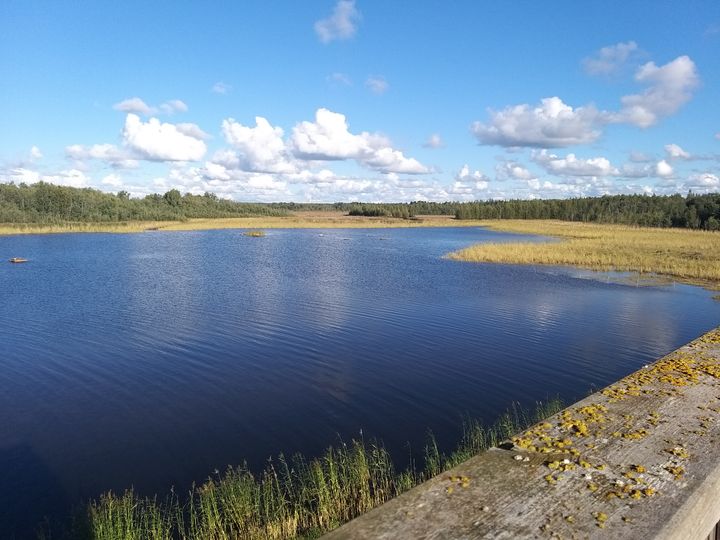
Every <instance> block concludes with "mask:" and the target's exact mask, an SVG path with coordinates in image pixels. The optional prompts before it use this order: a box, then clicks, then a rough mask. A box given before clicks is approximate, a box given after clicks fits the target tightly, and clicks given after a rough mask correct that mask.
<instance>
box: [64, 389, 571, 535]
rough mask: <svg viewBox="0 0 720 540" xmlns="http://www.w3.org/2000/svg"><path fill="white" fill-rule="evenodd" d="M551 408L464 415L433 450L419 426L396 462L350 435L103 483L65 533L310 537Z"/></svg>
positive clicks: (553, 407)
mask: <svg viewBox="0 0 720 540" xmlns="http://www.w3.org/2000/svg"><path fill="white" fill-rule="evenodd" d="M561 408H562V406H561V404H560V402H559V401H549V402H547V403H545V404H538V406H537V408H536V410H535V411H533V412H527V411H524V410H522V409H521V408H519V407H513V408H512V409H511V410H509V411H508V412H507V413H506V414H505V415H504V416H502V417H501V418H500V419H499V420H498V421H497V422H496V423H495V424H494V425H492V426H490V427H484V426H483V425H482V424H481V423H479V422H477V421H467V422H466V423H465V425H464V430H463V437H462V440H461V441H460V443H459V444H458V445H457V447H456V449H455V450H454V451H452V452H450V453H443V452H441V451H440V450H439V449H438V444H437V442H436V441H435V438H434V437H433V435H432V434H431V433H429V434H428V440H427V444H426V446H425V449H424V454H423V456H422V457H421V460H422V463H423V466H422V467H421V468H419V469H418V468H417V467H416V465H415V462H414V461H411V464H410V465H409V466H408V467H406V468H404V469H402V470H398V469H397V468H396V466H395V465H394V464H393V460H392V458H391V456H390V454H389V453H388V451H387V450H386V449H385V448H384V447H383V445H382V443H381V442H378V441H370V442H366V441H365V440H363V439H362V438H360V439H354V440H351V441H350V442H348V443H344V442H340V443H339V444H338V445H336V446H334V447H330V448H328V449H327V450H326V451H325V453H324V455H322V456H320V457H317V458H314V459H309V460H308V459H306V458H305V457H303V456H301V455H296V456H293V457H292V458H290V459H286V458H285V457H284V456H283V455H280V456H278V457H277V458H276V459H271V460H269V461H268V463H267V466H266V467H265V470H264V471H262V472H261V473H260V474H253V473H252V472H251V471H250V470H248V468H247V467H246V466H240V467H231V468H228V469H227V470H226V471H225V472H224V473H220V472H218V471H216V472H215V473H214V475H213V476H211V477H210V478H208V479H207V481H205V482H204V483H203V484H202V485H200V486H197V487H193V488H192V489H191V490H190V492H189V493H187V494H186V495H182V494H178V493H175V492H174V491H171V492H170V493H169V494H168V495H167V496H165V497H163V498H161V497H158V496H155V497H142V496H140V495H138V494H137V493H135V492H134V491H133V490H128V491H126V492H125V493H123V494H113V493H106V494H104V495H102V496H101V497H100V498H99V499H98V500H96V501H93V502H91V503H90V504H89V505H88V507H87V513H86V514H85V515H83V516H79V517H78V518H77V519H76V522H75V523H76V525H75V527H74V529H73V531H72V535H73V537H74V538H88V539H94V540H120V539H123V540H126V539H127V540H130V539H138V540H139V539H149V540H169V539H183V540H185V539H187V540H190V539H193V540H195V539H197V540H201V539H202V540H208V539H231V538H244V539H257V540H261V539H262V540H275V539H278V540H279V539H291V538H317V537H319V536H320V535H322V534H323V533H325V532H328V531H330V530H332V529H334V528H336V527H338V526H339V525H340V524H342V523H345V522H347V521H349V520H351V519H353V518H354V517H356V516H358V515H360V514H363V513H365V512H367V511H369V510H371V509H372V508H375V507H376V506H378V505H380V504H382V503H384V502H385V501H387V500H389V499H391V498H393V497H395V496H397V495H399V494H401V493H403V492H405V491H407V490H409V489H411V488H412V487H414V486H416V485H417V484H419V483H420V482H423V481H424V480H427V479H428V478H431V477H433V476H435V475H437V474H440V473H441V472H443V471H445V470H447V469H450V468H452V467H454V466H456V465H458V464H460V463H462V462H463V461H465V460H467V459H469V458H470V457H472V456H474V455H476V454H478V453H480V452H482V451H484V450H486V449H488V448H489V447H491V446H494V445H496V444H498V442H499V441H502V440H504V439H507V438H508V437H510V436H511V435H513V434H515V433H517V432H519V431H521V430H522V429H525V428H527V427H528V426H530V425H532V424H534V423H536V422H538V421H540V420H541V419H544V418H546V417H547V416H550V415H552V414H554V413H556V412H558V411H559V410H561Z"/></svg>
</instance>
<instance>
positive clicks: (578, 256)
mask: <svg viewBox="0 0 720 540" xmlns="http://www.w3.org/2000/svg"><path fill="white" fill-rule="evenodd" d="M481 224H482V225H484V226H487V227H489V228H492V229H495V230H501V231H508V232H517V233H529V234H540V235H545V236H550V237H555V238H556V239H559V240H560V241H555V242H553V241H550V242H541V243H533V242H509V243H490V244H478V245H475V246H472V247H469V248H466V249H463V250H460V251H457V252H455V253H451V254H450V255H448V257H449V258H451V259H455V260H462V261H471V262H490V263H509V264H542V265H556V266H576V267H581V268H589V269H591V270H602V271H608V270H610V271H620V272H636V273H638V274H643V275H647V274H654V275H658V276H667V277H671V278H673V279H676V280H678V281H681V282H685V283H692V284H700V285H705V286H708V287H713V288H715V287H718V286H720V233H719V232H714V231H698V230H689V229H655V228H641V227H629V226H622V225H600V224H595V223H576V222H566V221H544V220H543V221H540V220H536V221H529V220H502V221H501V220H494V221H483V222H481Z"/></svg>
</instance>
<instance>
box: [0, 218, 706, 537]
mask: <svg viewBox="0 0 720 540" xmlns="http://www.w3.org/2000/svg"><path fill="white" fill-rule="evenodd" d="M517 238H521V239H527V237H522V236H518V235H511V234H505V233H499V232H492V231H488V230H484V229H480V228H437V229H425V228H423V229H353V230H341V229H330V230H317V229H315V230H284V229H277V230H268V231H267V235H266V236H265V237H263V238H250V237H246V236H243V234H242V231H237V230H220V231H196V232H148V233H142V234H128V235H111V234H87V235H72V234H62V235H46V236H42V235H33V236H15V237H0V258H2V260H3V261H7V259H9V258H10V257H15V256H18V257H26V258H28V259H30V262H28V263H27V264H21V265H13V264H9V263H5V262H3V263H2V264H0V305H1V306H2V310H1V311H0V328H2V334H1V338H0V362H2V369H1V370H0V468H1V469H0V470H2V476H0V523H2V524H3V525H2V527H0V528H1V529H3V531H4V533H5V534H7V533H8V531H12V530H13V529H15V530H16V531H19V532H20V533H22V532H23V531H26V530H27V526H28V525H29V524H32V523H34V522H35V521H37V520H38V519H40V518H41V517H42V515H43V514H46V513H62V512H64V511H66V509H67V508H68V507H69V506H70V505H72V504H77V503H78V501H81V500H83V499H87V498H89V497H96V496H97V495H98V494H99V493H101V492H102V491H104V490H108V489H113V490H116V491H117V490H123V489H124V488H126V487H130V486H134V487H135V489H136V490H137V491H139V492H140V493H143V494H152V493H155V492H161V493H165V492H167V491H168V490H169V488H170V486H175V487H176V490H177V491H184V490H186V489H187V488H189V487H190V485H191V483H192V482H193V481H197V482H200V481H202V480H203V479H205V478H207V476H209V475H211V474H213V471H214V470H215V469H218V470H220V471H222V470H223V469H225V468H226V466H227V465H229V464H233V465H237V464H241V463H242V462H243V461H244V460H247V462H248V465H249V466H250V467H251V468H253V469H259V468H261V467H263V465H264V464H265V462H266V460H267V458H268V457H269V456H271V455H277V454H278V453H279V452H281V451H282V452H285V453H286V454H292V453H294V452H298V451H299V452H303V453H305V454H306V455H308V456H311V455H316V454H319V453H320V452H321V451H322V450H323V449H324V448H325V447H327V446H328V445H331V444H336V443H337V442H338V441H339V440H341V439H343V440H346V441H347V440H349V439H350V438H352V437H358V436H359V435H360V433H361V431H362V434H363V436H364V437H365V438H366V439H368V438H371V437H378V438H380V439H382V440H383V441H384V443H385V445H386V446H387V447H388V448H389V449H390V450H391V452H392V453H393V454H394V455H395V456H396V458H397V461H398V463H403V461H404V460H405V459H407V456H409V455H410V452H411V451H416V452H418V453H419V452H420V451H421V448H422V445H423V443H424V441H425V436H426V433H427V430H428V429H431V430H432V431H433V432H434V434H435V435H436V436H437V438H438V440H439V442H440V444H441V446H442V447H444V448H446V449H447V448H450V447H451V446H452V445H453V444H454V443H455V442H456V441H457V440H458V438H459V436H460V434H461V429H462V419H463V417H465V416H471V417H477V418H481V419H483V420H484V421H486V422H492V421H493V420H494V419H495V418H496V417H498V416H499V415H500V414H502V413H503V412H504V411H505V410H506V409H507V408H508V407H509V406H510V405H511V403H513V402H519V403H521V404H522V405H524V406H526V407H530V408H532V407H533V405H534V403H535V402H536V401H538V400H547V399H548V398H553V397H557V396H559V397H560V398H562V399H563V400H564V401H565V402H566V403H568V404H569V403H571V402H573V401H575V400H577V399H579V398H581V397H583V396H585V395H586V394H587V393H588V392H590V391H592V390H593V389H597V388H599V387H602V386H604V385H606V384H608V383H610V382H613V381H615V380H617V379H618V378H620V377H622V376H623V375H625V374H627V373H629V372H632V371H634V370H636V369H638V368H639V367H641V366H642V365H644V364H646V363H648V362H651V361H653V360H655V359H656V358H658V357H660V356H662V355H664V354H666V353H668V352H670V351H672V350H673V349H675V348H677V347H678V346H680V345H682V344H684V343H686V342H688V341H690V340H691V339H693V338H695V337H697V336H698V335H700V334H701V333H703V332H705V331H707V330H709V329H711V328H713V327H715V326H717V325H718V324H720V302H717V301H714V300H712V298H711V297H712V293H709V292H708V291H705V290H703V289H699V288H696V287H690V286H684V285H665V286H652V287H648V286H640V287H638V286H635V285H634V284H633V283H632V281H629V282H628V283H618V282H616V281H614V280H610V279H607V278H606V276H605V275H603V274H596V275H595V274H594V275H593V276H591V277H589V276H588V273H587V272H578V271H574V270H570V269H559V268H542V267H520V266H509V265H485V264H470V263H461V262H455V261H450V260H446V259H443V258H442V256H443V255H444V254H446V253H448V252H450V251H453V250H456V249H460V248H462V247H465V246H468V245H471V244H473V243H477V242H486V241H509V240H514V239H517ZM408 443H409V447H408Z"/></svg>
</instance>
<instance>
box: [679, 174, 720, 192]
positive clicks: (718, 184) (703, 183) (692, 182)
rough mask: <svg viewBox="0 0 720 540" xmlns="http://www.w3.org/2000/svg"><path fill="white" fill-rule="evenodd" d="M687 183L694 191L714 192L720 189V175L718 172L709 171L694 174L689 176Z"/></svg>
mask: <svg viewBox="0 0 720 540" xmlns="http://www.w3.org/2000/svg"><path fill="white" fill-rule="evenodd" d="M685 185H686V186H687V187H689V188H691V189H693V190H694V191H700V190H704V191H707V192H714V191H717V190H718V189H720V177H718V175H716V174H711V173H708V172H706V173H701V174H693V175H691V176H690V177H688V179H687V181H686V182H685Z"/></svg>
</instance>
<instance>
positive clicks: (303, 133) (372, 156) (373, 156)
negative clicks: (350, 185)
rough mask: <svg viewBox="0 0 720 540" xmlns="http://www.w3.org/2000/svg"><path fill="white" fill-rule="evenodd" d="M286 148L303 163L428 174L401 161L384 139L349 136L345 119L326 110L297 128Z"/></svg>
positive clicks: (406, 160) (410, 160)
mask: <svg viewBox="0 0 720 540" xmlns="http://www.w3.org/2000/svg"><path fill="white" fill-rule="evenodd" d="M290 144H291V146H292V149H293V153H294V154H295V156H296V157H298V158H301V159H305V160H321V161H332V160H343V159H354V160H356V161H357V162H358V163H360V164H362V165H364V166H366V167H369V168H371V169H375V170H377V171H380V172H385V173H390V172H395V173H406V174H422V173H427V172H429V170H428V168H427V167H425V166H424V165H422V164H421V163H420V162H419V161H417V160H416V159H414V158H408V157H405V155H404V154H403V153H402V152H401V151H400V150H396V149H394V148H392V146H391V145H390V142H389V141H388V140H387V138H385V137H383V136H381V135H377V134H372V133H368V132H365V131H364V132H362V133H360V134H358V135H355V134H353V133H351V132H350V131H349V129H348V124H347V120H346V119H345V115H343V114H340V113H336V112H332V111H329V110H328V109H318V110H317V112H316V113H315V121H314V122H308V121H304V122H300V123H299V124H297V125H296V126H295V127H294V128H293V134H292V137H291V141H290Z"/></svg>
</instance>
